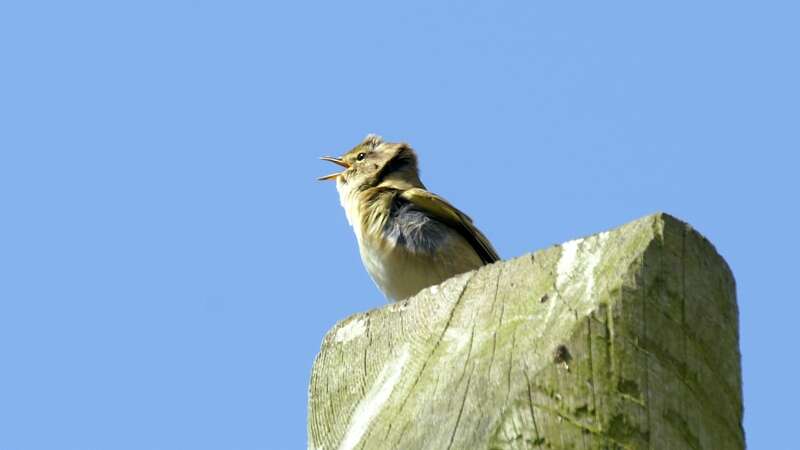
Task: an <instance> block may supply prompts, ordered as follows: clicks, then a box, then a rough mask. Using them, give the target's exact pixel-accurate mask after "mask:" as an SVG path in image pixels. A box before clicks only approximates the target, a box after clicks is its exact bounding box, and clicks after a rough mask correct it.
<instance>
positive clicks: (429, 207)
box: [400, 188, 500, 264]
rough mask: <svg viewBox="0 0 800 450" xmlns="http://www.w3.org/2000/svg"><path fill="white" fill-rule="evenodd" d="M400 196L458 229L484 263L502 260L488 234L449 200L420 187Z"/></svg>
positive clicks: (404, 192)
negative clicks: (484, 233) (480, 229)
mask: <svg viewBox="0 0 800 450" xmlns="http://www.w3.org/2000/svg"><path fill="white" fill-rule="evenodd" d="M400 197H401V198H402V199H404V200H406V201H408V202H411V203H413V204H414V206H416V207H417V208H419V209H421V210H422V211H425V212H426V213H428V214H430V216H431V217H433V218H434V219H436V220H438V221H440V222H442V223H444V224H445V225H447V226H449V227H451V228H453V229H454V230H456V231H458V233H459V234H461V235H462V236H463V237H464V239H466V240H467V242H469V243H470V245H471V246H472V248H474V249H475V252H476V253H477V254H478V256H480V257H481V259H482V260H483V262H484V263H486V264H488V263H492V262H495V261H499V260H500V256H498V255H497V252H496V251H495V249H494V247H492V244H491V243H490V242H489V240H488V239H486V236H484V235H483V233H481V232H480V231H479V230H478V229H477V228H475V225H473V224H472V219H470V218H469V216H467V215H466V214H464V213H463V212H461V211H459V210H458V209H457V208H456V207H455V206H453V205H451V204H450V203H448V202H447V200H445V199H443V198H442V197H439V196H438V195H436V194H432V193H430V192H428V191H426V190H425V189H420V188H413V189H407V190H404V191H402V193H401V194H400Z"/></svg>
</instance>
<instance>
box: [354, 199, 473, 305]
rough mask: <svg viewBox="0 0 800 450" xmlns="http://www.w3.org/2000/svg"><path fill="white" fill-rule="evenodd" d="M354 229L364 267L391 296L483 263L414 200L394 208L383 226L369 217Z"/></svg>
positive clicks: (397, 296) (402, 295) (409, 293)
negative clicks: (367, 221) (416, 207)
mask: <svg viewBox="0 0 800 450" xmlns="http://www.w3.org/2000/svg"><path fill="white" fill-rule="evenodd" d="M354 230H355V231H356V234H357V236H358V241H359V249H360V252H361V259H362V262H363V263H364V267H365V268H366V269H367V272H369V274H370V276H371V277H372V279H373V281H374V282H375V284H376V285H377V286H378V288H379V289H381V291H383V293H384V294H385V295H386V296H387V297H388V298H390V299H392V300H402V299H404V298H407V297H410V296H412V295H414V294H416V293H417V292H419V291H420V290H422V289H424V288H426V287H428V286H432V285H434V284H438V283H441V282H442V281H444V280H446V279H448V278H450V277H452V276H454V275H457V274H459V273H463V272H467V271H470V270H472V269H475V268H477V267H480V266H481V265H482V261H481V259H480V257H479V256H478V255H477V253H475V251H474V250H473V249H472V247H471V246H470V245H469V243H468V242H467V241H466V240H465V239H464V238H463V237H461V235H460V234H458V233H457V232H456V231H455V230H453V229H451V228H450V227H448V226H446V225H444V224H443V223H441V222H439V221H437V220H435V219H433V218H431V217H429V216H428V215H426V214H425V213H424V212H423V211H419V210H417V209H414V208H413V206H411V205H405V206H402V207H400V208H396V209H394V210H393V211H392V212H391V213H389V214H387V215H386V217H385V218H384V220H383V222H382V223H381V224H380V226H379V227H378V226H376V224H370V223H366V224H364V226H362V227H361V229H360V230H358V229H356V228H355V227H354ZM359 234H360V235H359Z"/></svg>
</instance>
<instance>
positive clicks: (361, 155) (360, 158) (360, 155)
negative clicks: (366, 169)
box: [356, 153, 367, 161]
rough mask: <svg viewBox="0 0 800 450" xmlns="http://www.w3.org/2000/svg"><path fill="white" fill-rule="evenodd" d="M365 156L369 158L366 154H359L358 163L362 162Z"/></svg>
mask: <svg viewBox="0 0 800 450" xmlns="http://www.w3.org/2000/svg"><path fill="white" fill-rule="evenodd" d="M365 156H367V154H366V153H359V154H358V156H356V161H361V160H362V159H364V157H365Z"/></svg>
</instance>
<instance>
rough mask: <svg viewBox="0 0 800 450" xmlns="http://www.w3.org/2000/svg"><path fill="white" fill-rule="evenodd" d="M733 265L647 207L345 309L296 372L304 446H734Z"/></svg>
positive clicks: (737, 386)
mask: <svg viewBox="0 0 800 450" xmlns="http://www.w3.org/2000/svg"><path fill="white" fill-rule="evenodd" d="M741 423H742V394H741V372H740V357H739V337H738V311H737V306H736V292H735V285H734V280H733V276H732V275H731V272H730V270H729V269H728V266H727V264H726V263H725V261H724V260H723V259H722V258H721V257H720V256H719V255H718V254H717V252H716V251H715V250H714V247H713V246H712V245H711V244H710V243H709V242H708V241H707V240H706V239H705V238H703V237H702V236H701V235H700V234H698V233H697V232H695V231H694V230H693V229H692V228H691V227H690V226H688V225H686V224H685V223H683V222H680V221H678V220H676V219H674V218H672V217H670V216H668V215H665V214H656V215H652V216H648V217H645V218H643V219H640V220H637V221H635V222H632V223H629V224H627V225H624V226H622V227H620V228H617V229H615V230H612V231H608V232H604V233H600V234H597V235H594V236H591V237H588V238H586V239H579V240H575V241H570V242H567V243H565V244H563V245H560V246H556V247H552V248H549V249H546V250H542V251H539V252H536V253H534V254H531V255H527V256H522V257H520V258H516V259H513V260H510V261H504V262H501V263H497V264H493V265H490V266H486V267H483V268H482V269H480V270H478V271H476V272H471V273H467V274H463V275H460V276H457V277H455V278H452V279H450V280H448V281H446V282H445V283H443V284H441V285H439V286H434V287H432V288H429V289H426V290H424V291H423V292H421V293H420V294H418V295H417V296H415V297H414V298H411V299H409V300H406V301H403V302H400V303H396V304H391V305H386V306H384V307H381V308H378V309H375V310H372V311H369V312H366V313H363V314H357V315H355V316H352V317H350V318H348V319H346V320H344V321H342V322H340V323H338V324H337V325H336V326H335V327H334V328H333V329H332V330H331V331H330V332H329V333H328V334H327V336H326V337H325V340H324V342H323V344H322V349H321V351H320V353H319V355H318V356H317V359H316V362H315V364H314V369H313V373H312V375H311V386H310V388H309V418H308V439H309V448H312V449H325V450H331V449H355V448H358V449H506V448H509V449H523V448H526V449H527V448H540V449H547V448H549V449H568V448H576V449H578V448H579V449H595V448H598V449H616V448H626V449H627V448H631V449H640V448H641V449H684V448H686V449H741V448H744V446H745V443H744V432H743V430H742V426H741Z"/></svg>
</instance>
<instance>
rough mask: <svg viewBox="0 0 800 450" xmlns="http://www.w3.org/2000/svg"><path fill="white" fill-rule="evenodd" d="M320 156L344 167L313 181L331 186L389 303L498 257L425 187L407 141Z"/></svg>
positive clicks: (465, 219)
mask: <svg viewBox="0 0 800 450" xmlns="http://www.w3.org/2000/svg"><path fill="white" fill-rule="evenodd" d="M320 159H322V160H324V161H328V162H331V163H334V164H337V165H339V166H341V167H342V168H343V170H341V171H340V172H335V173H332V174H330V175H325V176H322V177H319V178H318V180H335V181H336V190H337V191H338V193H339V201H340V203H341V205H342V208H343V209H344V211H345V216H346V217H347V221H348V222H349V224H350V226H351V227H352V228H353V232H354V234H355V236H356V240H357V241H358V248H359V253H360V255H361V261H362V263H363V264H364V267H365V269H366V270H367V272H368V273H369V275H370V277H371V278H372V280H373V281H374V282H375V284H376V285H377V287H378V289H379V290H380V291H381V292H383V294H384V296H385V297H386V298H387V299H388V300H389V301H400V300H404V299H406V298H409V297H411V296H413V295H414V294H417V293H418V292H419V291H421V290H422V289H424V288H426V287H429V286H433V285H436V284H439V283H441V282H442V281H444V280H446V279H448V278H450V277H452V276H454V275H458V274H461V273H464V272H469V271H471V270H474V269H477V268H479V267H481V266H483V265H486V264H490V263H493V262H496V261H499V260H500V256H499V255H498V254H497V251H496V250H495V249H494V247H493V246H492V244H491V243H490V242H489V239H487V238H486V236H484V234H483V233H481V232H480V230H478V228H477V227H475V225H474V224H473V222H472V219H470V217H469V216H467V215H466V214H464V213H463V212H461V211H460V210H459V209H458V208H456V207H455V206H453V205H452V204H450V203H449V202H448V201H447V200H445V199H444V198H442V197H441V196H439V195H436V194H434V193H432V192H430V191H428V190H427V189H426V187H425V185H424V184H423V183H422V181H421V180H420V176H419V164H418V158H417V154H416V152H415V151H414V150H413V149H412V148H411V147H410V146H409V144H407V143H405V142H386V141H384V140H383V138H381V137H380V136H377V135H375V134H370V135H367V137H366V138H365V139H364V140H363V141H362V142H361V143H359V144H358V145H356V146H355V147H353V148H352V149H351V150H349V151H348V152H346V153H345V154H343V155H342V156H340V157H334V156H323V157H321V158H320Z"/></svg>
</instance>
